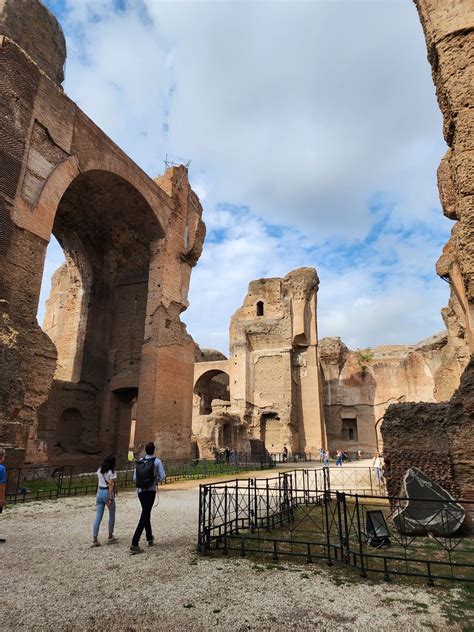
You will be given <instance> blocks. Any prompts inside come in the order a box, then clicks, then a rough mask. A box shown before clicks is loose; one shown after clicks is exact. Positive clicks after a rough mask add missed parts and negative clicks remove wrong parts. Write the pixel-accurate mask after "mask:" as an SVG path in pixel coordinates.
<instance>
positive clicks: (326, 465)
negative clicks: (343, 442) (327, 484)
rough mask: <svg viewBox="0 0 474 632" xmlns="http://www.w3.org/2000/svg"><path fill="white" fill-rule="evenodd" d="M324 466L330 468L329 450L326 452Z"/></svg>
mask: <svg viewBox="0 0 474 632" xmlns="http://www.w3.org/2000/svg"><path fill="white" fill-rule="evenodd" d="M323 465H324V467H329V450H325V452H324V455H323Z"/></svg>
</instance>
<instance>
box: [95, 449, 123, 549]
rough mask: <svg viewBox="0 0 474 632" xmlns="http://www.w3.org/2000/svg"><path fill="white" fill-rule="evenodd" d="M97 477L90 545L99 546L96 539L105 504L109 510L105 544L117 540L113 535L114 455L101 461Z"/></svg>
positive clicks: (115, 476)
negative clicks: (97, 485) (107, 533)
mask: <svg viewBox="0 0 474 632" xmlns="http://www.w3.org/2000/svg"><path fill="white" fill-rule="evenodd" d="M97 478H98V479H99V488H98V490H97V496H96V499H95V502H96V509H97V511H96V515H95V520H94V526H93V527H92V546H100V542H99V540H98V536H99V527H100V523H101V522H102V517H103V515H104V511H105V506H106V505H107V508H108V510H109V537H108V539H107V544H113V543H114V542H117V538H116V537H114V526H115V481H116V479H117V473H116V472H115V457H114V456H108V457H106V458H105V459H104V460H103V461H102V465H101V466H100V467H99V469H98V470H97Z"/></svg>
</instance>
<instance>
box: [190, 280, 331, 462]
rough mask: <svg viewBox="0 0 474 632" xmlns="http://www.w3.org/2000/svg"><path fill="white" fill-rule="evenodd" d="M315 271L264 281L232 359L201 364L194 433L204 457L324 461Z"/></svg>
mask: <svg viewBox="0 0 474 632" xmlns="http://www.w3.org/2000/svg"><path fill="white" fill-rule="evenodd" d="M318 286H319V279H318V276H317V274H316V270H315V269H314V268H299V269H297V270H293V271H292V272H290V273H288V274H287V275H286V276H285V277H284V278H271V279H258V280H256V281H252V282H251V283H250V285H249V291H248V294H247V296H246V297H245V299H244V303H243V305H242V307H241V308H240V309H238V310H237V312H236V313H235V314H234V316H233V317H232V321H231V325H230V349H231V355H230V358H229V359H228V360H227V359H226V358H225V356H222V354H219V352H211V353H210V352H207V353H205V355H204V357H199V358H198V360H199V361H198V362H197V363H196V365H195V370H194V410H193V433H194V438H195V441H196V443H197V447H198V449H199V453H200V454H201V455H202V456H210V455H212V453H213V450H214V449H216V448H222V447H226V446H227V447H229V448H233V449H235V450H237V451H238V452H247V453H251V454H258V453H259V452H260V453H261V452H262V451H263V449H266V450H267V451H268V452H270V453H276V452H281V450H282V448H283V446H284V445H286V446H287V448H288V449H289V450H290V451H291V452H292V453H303V452H307V453H312V454H315V453H317V451H318V449H319V447H320V446H321V445H325V444H326V438H325V429H324V421H323V416H322V404H321V389H320V377H319V375H320V374H319V364H318V354H317V344H318V340H317V325H316V295H317V291H318Z"/></svg>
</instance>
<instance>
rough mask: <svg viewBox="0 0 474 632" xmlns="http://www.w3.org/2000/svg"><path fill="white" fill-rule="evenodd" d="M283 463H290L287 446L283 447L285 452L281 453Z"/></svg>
mask: <svg viewBox="0 0 474 632" xmlns="http://www.w3.org/2000/svg"><path fill="white" fill-rule="evenodd" d="M281 456H282V461H283V463H287V462H288V448H287V447H286V445H284V446H283V450H282V451H281Z"/></svg>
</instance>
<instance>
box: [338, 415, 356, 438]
mask: <svg viewBox="0 0 474 632" xmlns="http://www.w3.org/2000/svg"><path fill="white" fill-rule="evenodd" d="M342 436H343V438H344V439H345V440H346V441H357V440H358V435H357V419H356V418H355V417H353V418H349V419H343V420H342Z"/></svg>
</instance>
